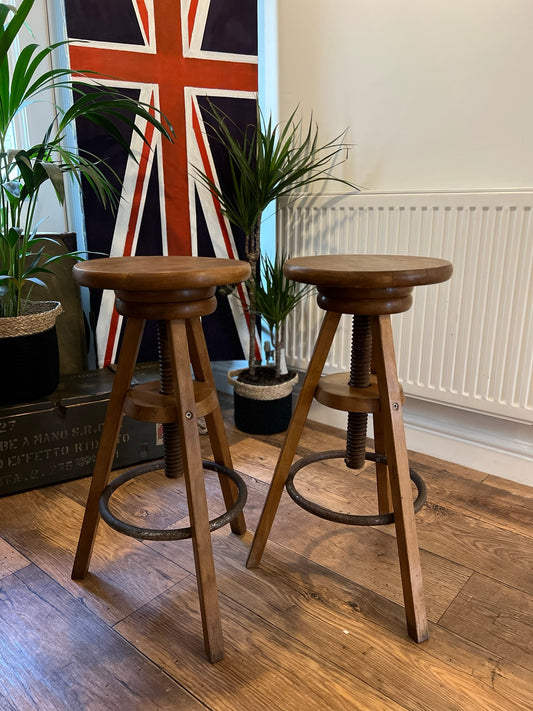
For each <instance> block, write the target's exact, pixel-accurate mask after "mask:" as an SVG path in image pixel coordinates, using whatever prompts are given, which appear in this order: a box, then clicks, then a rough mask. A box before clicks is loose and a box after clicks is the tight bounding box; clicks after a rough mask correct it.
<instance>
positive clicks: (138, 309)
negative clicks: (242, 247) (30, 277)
mask: <svg viewBox="0 0 533 711" xmlns="http://www.w3.org/2000/svg"><path fill="white" fill-rule="evenodd" d="M73 274H74V278H75V279H76V281H77V282H78V284H80V285H81V286H89V287H93V288H96V289H112V290H113V291H114V292H115V296H116V300H115V307H116V309H117V311H118V312H119V314H121V315H122V316H137V317H139V318H145V319H161V318H162V319H174V318H193V317H195V316H207V315H208V314H210V313H213V311H215V309H216V305H217V303H216V298H215V291H216V288H217V286H222V285H224V284H236V283H238V282H241V281H245V280H246V279H248V278H249V277H250V265H249V264H248V262H242V261H239V260H235V259H218V258H215V257H179V256H176V257H174V256H171V257H166V256H153V257H106V258H103V259H92V260H89V261H87V262H79V263H78V264H76V265H74V268H73Z"/></svg>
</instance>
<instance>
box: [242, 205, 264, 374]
mask: <svg viewBox="0 0 533 711" xmlns="http://www.w3.org/2000/svg"><path fill="white" fill-rule="evenodd" d="M260 239H261V216H259V218H258V219H257V221H256V223H255V226H254V229H253V231H252V232H251V233H250V234H249V235H246V242H245V256H246V259H247V261H248V263H249V264H250V268H251V270H252V278H251V279H250V282H249V287H248V299H249V305H248V316H249V326H248V332H249V336H250V344H249V348H248V370H249V371H250V377H251V378H254V377H255V366H256V357H255V327H256V322H257V315H256V300H255V278H256V276H257V263H258V262H259V253H260Z"/></svg>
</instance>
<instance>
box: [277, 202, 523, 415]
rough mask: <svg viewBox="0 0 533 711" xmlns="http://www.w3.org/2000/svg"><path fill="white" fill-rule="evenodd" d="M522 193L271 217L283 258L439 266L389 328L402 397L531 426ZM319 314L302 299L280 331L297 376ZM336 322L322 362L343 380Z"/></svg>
mask: <svg viewBox="0 0 533 711" xmlns="http://www.w3.org/2000/svg"><path fill="white" fill-rule="evenodd" d="M532 208H533V191H505V192H474V193H466V192H454V193H365V192H363V193H358V194H353V195H344V196H339V195H336V196H319V197H317V196H302V197H299V198H297V199H295V200H292V201H290V202H288V203H287V204H284V205H283V206H281V209H280V212H279V215H278V246H279V247H280V248H282V249H283V250H285V251H286V252H287V253H288V254H289V255H290V256H301V255H311V254H343V253H352V254H354V253H363V254H415V255H424V256H432V257H443V258H445V259H449V260H450V261H451V262H452V263H453V265H454V275H453V276H452V279H451V280H450V281H449V282H447V283H445V284H440V285H433V286H427V287H417V288H415V290H414V303H413V306H412V308H411V309H410V311H408V312H406V313H405V314H398V315H394V316H393V317H392V322H393V327H394V334H395V346H396V357H397V361H398V371H399V374H400V379H401V381H402V384H403V387H404V390H405V392H406V394H408V395H412V396H415V397H417V398H423V399H426V400H431V401H435V402H439V403H445V404H452V405H454V406H456V407H461V408H465V409H468V410H474V411H481V412H483V413H485V414H493V415H496V416H499V417H505V418H509V419H512V420H517V421H521V422H527V423H531V422H533V369H532V364H533V221H532ZM322 316H323V312H322V311H321V310H320V309H319V308H318V307H317V305H316V302H315V299H314V298H313V297H311V298H310V299H307V300H306V302H305V303H304V304H303V305H302V306H300V307H299V310H298V311H297V312H296V313H295V314H294V315H293V316H292V317H291V319H290V322H289V324H288V329H287V331H288V337H287V356H288V361H289V363H290V364H291V365H293V366H294V367H297V368H301V369H305V368H306V367H307V364H308V362H309V359H310V357H311V353H312V349H313V345H314V342H315V339H316V335H317V333H318V328H319V326H320V322H321V320H322ZM350 336H351V320H350V317H347V316H344V317H343V321H342V329H340V330H339V332H338V334H337V336H336V338H335V341H334V344H333V347H332V349H331V352H330V354H329V358H328V362H327V370H328V372H332V371H335V370H349V363H350Z"/></svg>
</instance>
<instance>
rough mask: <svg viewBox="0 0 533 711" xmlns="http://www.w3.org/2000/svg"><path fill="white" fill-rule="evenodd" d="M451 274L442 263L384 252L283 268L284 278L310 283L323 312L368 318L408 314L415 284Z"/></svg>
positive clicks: (298, 260) (300, 261)
mask: <svg viewBox="0 0 533 711" xmlns="http://www.w3.org/2000/svg"><path fill="white" fill-rule="evenodd" d="M452 271H453V267H452V265H451V264H450V262H448V261H446V260H444V259H434V258H432V257H412V256H407V255H383V254H331V255H321V256H316V257H295V258H293V259H288V260H287V261H286V262H285V266H284V273H285V276H286V277H287V278H289V279H292V280H293V281H297V282H302V283H304V284H315V286H316V287H317V291H318V295H319V296H318V305H319V306H320V307H321V308H322V309H324V310H326V311H336V312H338V313H344V314H368V315H376V314H392V313H400V312H402V311H407V310H408V309H409V308H410V307H411V304H412V296H411V292H412V290H413V288H414V287H415V286H423V285H426V284H438V283H439V282H443V281H446V280H447V279H449V278H450V277H451V275H452Z"/></svg>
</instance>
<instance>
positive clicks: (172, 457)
mask: <svg viewBox="0 0 533 711" xmlns="http://www.w3.org/2000/svg"><path fill="white" fill-rule="evenodd" d="M157 333H158V344H159V381H160V392H161V393H162V394H163V395H174V393H175V391H174V380H173V378H172V361H171V359H170V351H169V347H168V337H167V325H166V321H159V322H158V332H157ZM163 457H164V460H165V476H167V477H169V478H170V479H177V478H178V477H180V476H183V453H182V450H181V441H180V435H179V429H178V425H177V423H176V422H164V423H163Z"/></svg>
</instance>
